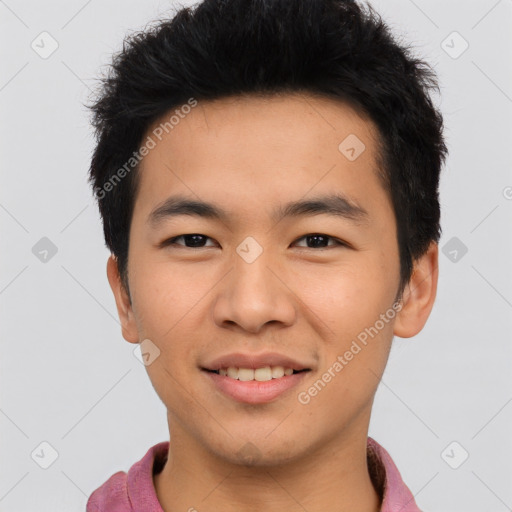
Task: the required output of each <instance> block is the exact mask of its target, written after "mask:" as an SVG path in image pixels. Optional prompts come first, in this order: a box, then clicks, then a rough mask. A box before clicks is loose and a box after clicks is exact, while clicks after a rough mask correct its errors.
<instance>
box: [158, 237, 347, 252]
mask: <svg viewBox="0 0 512 512" xmlns="http://www.w3.org/2000/svg"><path fill="white" fill-rule="evenodd" d="M186 236H201V237H203V238H206V239H209V240H213V239H212V238H210V237H209V236H206V235H202V234H201V233H186V234H183V235H179V236H175V237H172V238H169V239H167V240H164V241H163V242H162V243H161V244H160V247H168V246H173V245H174V246H178V247H182V248H183V249H206V248H207V247H187V246H186V245H183V244H177V243H176V240H178V239H180V238H184V237H186ZM309 236H319V237H323V238H328V239H330V240H333V241H334V242H335V244H336V245H331V246H327V247H302V249H313V250H316V251H321V250H324V251H325V250H326V249H329V248H331V249H332V248H335V247H349V245H348V244H347V243H345V242H343V241H341V240H339V239H337V238H334V237H332V236H329V235H324V234H323V233H308V234H307V235H303V236H301V237H300V238H297V239H296V240H295V242H294V243H296V242H298V241H299V240H303V239H305V238H307V237H309ZM208 247H211V246H208Z"/></svg>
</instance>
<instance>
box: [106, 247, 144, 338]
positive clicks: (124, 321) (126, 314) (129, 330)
mask: <svg viewBox="0 0 512 512" xmlns="http://www.w3.org/2000/svg"><path fill="white" fill-rule="evenodd" d="M107 277H108V282H109V284H110V288H111V289H112V293H113V294H114V298H115V301H116V307H117V314H118V315H119V320H120V322H121V330H122V333H123V338H124V339H125V340H126V341H129V342H130V343H139V335H138V331H137V325H136V323H135V317H134V315H133V309H132V305H131V304H130V297H129V296H128V293H127V291H126V289H125V288H124V286H123V284H122V282H121V276H120V275H119V268H118V264H117V259H116V258H115V257H114V255H110V257H109V258H108V261H107Z"/></svg>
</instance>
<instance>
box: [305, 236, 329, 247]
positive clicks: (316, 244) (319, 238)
mask: <svg viewBox="0 0 512 512" xmlns="http://www.w3.org/2000/svg"><path fill="white" fill-rule="evenodd" d="M308 238H309V239H310V240H311V239H313V240H314V242H313V246H314V247H325V244H322V240H323V241H325V236H322V235H309V236H308ZM318 240H320V244H318V243H317V242H318Z"/></svg>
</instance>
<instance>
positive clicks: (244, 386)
mask: <svg viewBox="0 0 512 512" xmlns="http://www.w3.org/2000/svg"><path fill="white" fill-rule="evenodd" d="M201 370H202V372H201V373H202V374H203V375H204V376H205V377H206V378H207V379H208V382H209V384H210V385H213V387H214V389H215V390H216V391H219V392H220V393H221V395H222V396H224V397H227V398H230V399H231V400H234V401H235V402H239V403H245V404H253V405H257V404H265V403H269V402H273V401H276V400H277V399H278V398H282V399H283V398H284V397H285V396H286V393H287V392H291V390H293V389H294V388H296V387H297V386H298V385H299V383H300V382H302V381H303V379H304V378H305V377H306V375H307V374H308V373H309V372H310V371H311V369H310V368H303V369H301V370H294V369H292V368H284V367H282V366H281V367H277V366H265V367H262V368H255V369H254V368H237V367H228V368H219V369H217V370H213V369H208V368H201Z"/></svg>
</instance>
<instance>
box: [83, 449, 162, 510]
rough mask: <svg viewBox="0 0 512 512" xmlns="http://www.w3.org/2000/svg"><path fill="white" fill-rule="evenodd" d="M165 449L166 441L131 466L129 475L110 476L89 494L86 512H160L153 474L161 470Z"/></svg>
mask: <svg viewBox="0 0 512 512" xmlns="http://www.w3.org/2000/svg"><path fill="white" fill-rule="evenodd" d="M168 449H169V442H168V441H164V442H161V443H158V444H156V445H154V446H152V447H151V448H150V449H149V450H148V451H147V452H146V454H145V455H144V457H142V459H140V460H139V461H138V462H136V463H135V464H133V466H132V467H131V468H130V469H129V471H128V473H126V472H124V471H118V472H117V473H115V474H113V475H112V476H111V477H110V478H109V479H108V480H107V481H106V482H105V483H103V484H102V485H101V486H100V487H98V489H96V490H95V491H94V492H93V493H92V494H91V496H90V497H89V499H88V501H87V508H86V512H132V511H133V512H138V511H139V510H140V511H142V510H146V508H145V507H146V506H147V505H152V506H153V507H154V510H155V511H156V510H159V503H158V499H157V496H156V492H155V487H154V484H153V474H154V473H157V472H159V471H160V470H161V468H162V467H163V465H164V463H165V460H166V458H167V453H168ZM160 510H161V509H160Z"/></svg>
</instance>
